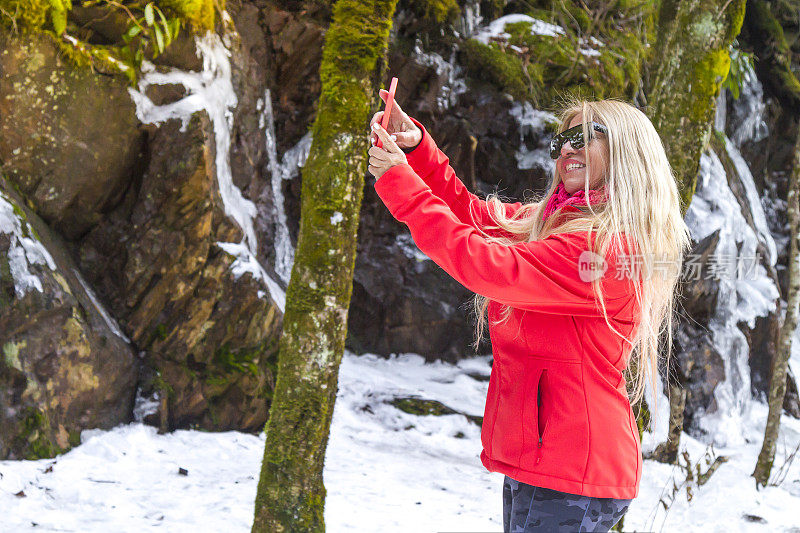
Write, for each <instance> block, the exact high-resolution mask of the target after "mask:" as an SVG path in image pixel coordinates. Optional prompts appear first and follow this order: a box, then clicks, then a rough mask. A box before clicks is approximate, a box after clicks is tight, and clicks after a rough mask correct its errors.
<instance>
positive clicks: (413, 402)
mask: <svg viewBox="0 0 800 533" xmlns="http://www.w3.org/2000/svg"><path fill="white" fill-rule="evenodd" d="M388 403H389V404H390V405H393V406H394V407H397V408H398V409H400V410H401V411H403V412H404V413H408V414H412V415H418V416H442V415H464V416H466V417H467V419H468V420H469V421H470V422H472V423H474V424H477V425H478V426H480V425H481V424H482V423H483V417H480V416H475V415H467V414H464V413H460V412H458V411H456V410H454V409H451V408H450V407H447V406H446V405H445V404H443V403H441V402H438V401H436V400H426V399H424V398H393V399H391V400H390V401H389V402H388Z"/></svg>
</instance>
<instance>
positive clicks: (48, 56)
mask: <svg viewBox="0 0 800 533" xmlns="http://www.w3.org/2000/svg"><path fill="white" fill-rule="evenodd" d="M0 50H2V52H0V80H2V81H0V160H2V161H3V169H4V171H5V172H6V173H7V174H8V176H9V178H10V179H11V180H12V181H13V182H14V183H15V184H16V185H17V186H19V188H20V190H21V192H22V193H23V194H24V195H25V197H26V198H28V199H29V200H31V201H32V202H33V205H34V206H35V209H36V212H37V213H39V215H40V216H41V217H42V218H43V219H44V220H45V222H47V223H49V224H51V225H52V227H53V228H54V229H56V230H57V231H58V232H59V233H61V234H62V235H64V237H66V238H67V239H76V238H78V237H80V236H81V235H83V234H84V233H85V232H86V231H87V230H88V229H89V228H91V227H92V226H93V225H94V224H96V223H98V222H99V221H100V220H101V219H102V218H103V214H104V213H106V212H107V211H108V210H109V209H110V208H111V207H113V206H114V205H116V204H117V203H118V202H119V199H120V197H121V196H122V194H124V192H125V190H126V189H127V187H128V186H129V185H130V182H131V180H130V178H131V176H132V175H135V174H136V173H137V167H138V166H139V165H140V164H141V161H142V159H141V156H142V149H143V145H142V143H143V141H144V135H143V132H142V131H141V129H140V128H139V123H138V121H137V120H136V115H135V114H134V107H133V103H132V102H131V98H130V96H128V93H127V91H126V88H125V87H126V84H127V82H126V80H124V79H123V78H121V77H118V78H114V77H110V76H98V75H97V74H94V73H92V72H90V71H89V70H88V69H76V68H74V67H73V66H72V65H71V64H69V63H68V62H67V61H66V60H64V59H63V58H62V57H61V56H59V53H58V50H57V48H56V47H55V46H54V45H53V43H52V42H51V41H50V40H49V39H48V38H46V37H45V36H42V35H40V34H33V35H30V36H26V37H25V38H16V37H11V36H10V35H9V34H8V33H7V32H0Z"/></svg>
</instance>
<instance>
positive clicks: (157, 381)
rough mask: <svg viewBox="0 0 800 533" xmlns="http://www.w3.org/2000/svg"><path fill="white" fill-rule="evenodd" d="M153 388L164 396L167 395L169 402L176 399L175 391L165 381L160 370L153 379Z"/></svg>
mask: <svg viewBox="0 0 800 533" xmlns="http://www.w3.org/2000/svg"><path fill="white" fill-rule="evenodd" d="M153 387H155V389H156V390H158V391H160V392H161V393H162V394H166V395H167V399H168V400H173V399H174V398H175V389H174V388H173V387H172V385H170V384H169V383H168V382H167V380H165V379H164V377H163V376H162V375H161V371H159V370H156V375H155V377H154V378H153Z"/></svg>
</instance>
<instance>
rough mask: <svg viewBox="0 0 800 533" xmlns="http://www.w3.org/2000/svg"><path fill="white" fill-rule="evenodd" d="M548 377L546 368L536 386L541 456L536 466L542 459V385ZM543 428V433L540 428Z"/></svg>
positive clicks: (537, 422) (538, 456) (538, 457)
mask: <svg viewBox="0 0 800 533" xmlns="http://www.w3.org/2000/svg"><path fill="white" fill-rule="evenodd" d="M546 375H547V369H546V368H545V369H544V370H542V374H541V375H540V376H539V382H538V383H537V384H536V433H537V435H538V436H539V445H538V447H539V454H538V455H537V457H536V464H537V465H538V464H539V461H540V460H541V458H542V453H541V448H542V436H543V435H544V428H543V427H542V424H541V420H542V384H543V383H544V379H545V376H546ZM540 427H541V431H540V429H539V428H540Z"/></svg>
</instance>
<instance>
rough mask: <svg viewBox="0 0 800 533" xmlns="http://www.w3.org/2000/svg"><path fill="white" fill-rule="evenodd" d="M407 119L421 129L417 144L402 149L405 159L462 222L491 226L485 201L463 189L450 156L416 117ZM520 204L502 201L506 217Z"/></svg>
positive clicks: (493, 222)
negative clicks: (404, 151) (407, 148)
mask: <svg viewBox="0 0 800 533" xmlns="http://www.w3.org/2000/svg"><path fill="white" fill-rule="evenodd" d="M409 118H410V119H411V121H412V122H413V123H414V124H416V125H417V127H418V128H419V129H420V130H421V131H422V140H421V141H420V143H419V144H418V145H417V146H416V147H415V148H414V149H412V150H411V151H410V152H406V160H407V161H408V164H409V165H410V166H411V168H412V169H414V172H416V173H417V175H418V176H419V177H420V178H422V181H424V182H425V183H426V184H427V185H428V187H430V188H431V191H433V194H435V195H436V196H438V197H439V198H441V199H442V200H444V202H445V203H446V204H447V205H448V206H449V207H450V209H451V210H452V211H453V213H454V214H455V215H456V216H457V217H458V219H459V220H461V221H462V222H464V223H465V224H470V225H471V226H474V227H476V228H477V227H481V228H483V227H485V226H487V225H495V224H496V222H495V221H494V219H493V218H492V217H491V216H490V215H489V205H488V203H487V202H486V201H484V200H481V199H480V198H478V196H476V195H475V194H473V193H471V192H470V191H469V189H467V187H466V186H465V185H464V183H463V182H462V181H461V180H460V179H458V176H456V173H455V171H454V170H453V167H452V166H450V164H449V163H450V159H449V158H448V157H447V156H446V155H445V154H444V152H442V151H441V150H440V149H439V147H438V146H436V143H435V142H434V140H433V137H431V135H430V133H428V131H427V130H426V129H425V127H424V126H423V125H422V124H421V123H420V122H419V121H418V120H417V119H415V118H413V117H409ZM522 205H523V204H522V202H514V203H504V204H503V206H504V207H505V209H506V216H509V217H510V216H511V215H513V214H514V213H515V212H516V211H517V210H518V209H519V208H520V207H522Z"/></svg>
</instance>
